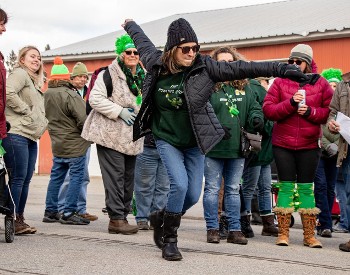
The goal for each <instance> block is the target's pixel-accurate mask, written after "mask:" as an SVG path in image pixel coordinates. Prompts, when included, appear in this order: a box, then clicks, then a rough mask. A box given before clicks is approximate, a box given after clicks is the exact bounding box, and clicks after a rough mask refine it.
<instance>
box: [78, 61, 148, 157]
mask: <svg viewBox="0 0 350 275" xmlns="http://www.w3.org/2000/svg"><path fill="white" fill-rule="evenodd" d="M108 70H109V71H110V74H111V77H112V83H113V92H112V96H111V97H110V98H108V97H107V89H106V86H105V84H104V81H103V71H102V72H101V73H100V74H99V75H98V77H97V79H96V81H95V83H94V88H93V89H92V90H91V93H90V96H89V103H90V105H91V107H92V108H93V110H92V111H91V113H90V114H89V116H88V117H87V119H86V121H85V124H84V129H83V132H82V134H81V136H82V137H83V138H84V139H86V140H89V141H92V142H95V143H96V144H99V145H102V146H104V147H107V148H110V149H113V150H115V151H118V152H120V153H123V154H126V155H132V156H134V155H137V154H139V153H141V152H142V151H143V138H141V139H139V140H137V141H136V142H133V141H132V136H133V127H132V126H128V125H127V124H126V123H125V122H124V120H122V119H121V118H120V117H119V114H120V112H121V111H122V110H123V108H133V109H134V112H135V113H138V111H139V109H140V107H139V106H137V105H136V97H135V96H134V95H133V94H132V93H131V92H130V90H129V87H128V84H127V83H126V77H125V74H124V73H123V71H122V70H121V68H120V67H119V65H118V62H117V60H114V61H113V63H112V64H111V65H109V66H108Z"/></svg>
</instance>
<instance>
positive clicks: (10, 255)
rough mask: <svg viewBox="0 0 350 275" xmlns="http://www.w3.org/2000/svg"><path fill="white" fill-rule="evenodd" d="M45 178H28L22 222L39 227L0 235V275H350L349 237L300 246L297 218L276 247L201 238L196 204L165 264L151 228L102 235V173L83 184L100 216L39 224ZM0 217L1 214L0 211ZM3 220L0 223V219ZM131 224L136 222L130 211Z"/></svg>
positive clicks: (263, 240)
mask: <svg viewBox="0 0 350 275" xmlns="http://www.w3.org/2000/svg"><path fill="white" fill-rule="evenodd" d="M48 179H49V177H48V176H34V177H33V180H32V183H31V187H30V193H29V199H28V203H27V208H26V215H25V216H26V219H27V222H28V223H29V224H30V225H31V226H35V227H37V229H38V233H37V234H34V235H25V236H15V240H14V242H13V243H11V244H7V243H5V240H4V235H3V234H1V235H0V274H14V273H15V274H135V273H137V274H234V273H236V274H271V273H276V274H283V273H286V274H349V273H348V272H350V260H349V259H350V258H349V257H350V253H345V252H342V251H340V250H339V249H338V245H339V243H341V242H345V241H347V240H348V239H349V237H350V234H339V233H337V234H333V238H331V239H325V238H321V239H320V240H321V242H322V243H323V246H324V247H323V248H322V249H311V248H308V247H304V246H303V245H302V230H301V229H300V219H299V217H298V215H297V214H296V213H295V214H294V217H295V219H296V225H295V226H293V228H291V230H290V234H291V237H290V246H288V247H279V246H276V245H275V244H274V242H275V238H273V237H263V236H261V235H260V231H261V226H253V229H254V232H255V235H256V236H255V237H254V238H252V239H249V243H248V245H246V246H240V245H235V244H229V243H227V242H226V241H222V242H221V243H220V244H208V243H206V232H205V223H204V220H203V209H202V201H200V202H198V204H196V205H195V206H194V207H193V208H192V209H190V210H189V211H188V212H187V213H186V215H185V216H184V219H183V220H182V223H181V227H180V229H179V243H178V246H179V247H180V250H181V252H182V255H183V257H184V259H183V260H182V261H180V262H168V261H165V260H163V259H162V258H161V251H160V250H159V249H158V248H157V247H156V246H155V245H154V244H153V241H152V233H153V232H152V231H139V233H138V234H136V235H129V236H126V235H120V234H108V231H107V225H108V217H107V216H106V215H103V214H102V212H101V208H102V207H103V206H104V190H103V184H102V180H101V178H92V179H91V183H90V185H89V188H88V211H89V212H90V213H93V214H97V215H98V216H99V219H98V220H97V221H95V222H92V223H91V224H90V225H87V226H72V225H61V224H59V223H55V224H47V223H43V222H41V220H42V217H43V213H44V203H45V195H46V188H47V183H48ZM0 219H3V216H0ZM0 222H1V224H3V222H2V221H0ZM129 222H130V223H132V224H135V220H134V218H133V216H130V217H129Z"/></svg>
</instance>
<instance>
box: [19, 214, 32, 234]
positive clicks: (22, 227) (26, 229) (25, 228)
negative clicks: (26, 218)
mask: <svg viewBox="0 0 350 275" xmlns="http://www.w3.org/2000/svg"><path fill="white" fill-rule="evenodd" d="M31 232H32V230H31V229H30V226H29V225H28V224H23V222H22V220H21V218H20V217H19V215H18V214H17V215H16V219H15V235H21V234H31Z"/></svg>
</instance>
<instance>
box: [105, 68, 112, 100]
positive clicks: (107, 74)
mask: <svg viewBox="0 0 350 275" xmlns="http://www.w3.org/2000/svg"><path fill="white" fill-rule="evenodd" d="M103 82H104V83H105V85H106V89H107V97H111V96H112V92H113V83H112V77H111V74H110V72H109V70H108V67H107V69H106V70H105V71H104V73H103Z"/></svg>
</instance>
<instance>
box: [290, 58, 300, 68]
mask: <svg viewBox="0 0 350 275" xmlns="http://www.w3.org/2000/svg"><path fill="white" fill-rule="evenodd" d="M294 63H295V64H297V65H298V66H300V65H301V63H303V61H301V60H293V59H289V60H288V64H294Z"/></svg>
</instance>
